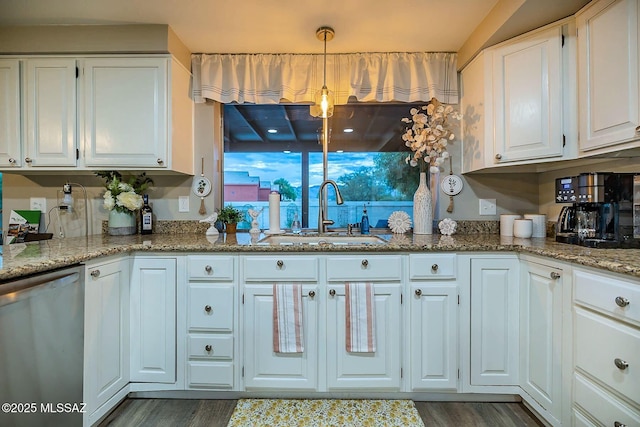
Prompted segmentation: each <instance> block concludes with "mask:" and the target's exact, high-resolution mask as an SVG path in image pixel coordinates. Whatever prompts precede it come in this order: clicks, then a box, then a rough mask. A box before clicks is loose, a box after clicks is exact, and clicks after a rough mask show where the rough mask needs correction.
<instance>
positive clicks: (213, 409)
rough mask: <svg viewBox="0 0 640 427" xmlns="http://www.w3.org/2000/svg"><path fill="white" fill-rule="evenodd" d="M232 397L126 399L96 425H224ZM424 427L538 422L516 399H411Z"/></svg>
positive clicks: (502, 426) (521, 425) (503, 426)
mask: <svg viewBox="0 0 640 427" xmlns="http://www.w3.org/2000/svg"><path fill="white" fill-rule="evenodd" d="M235 405H236V401H235V400H185V399H126V400H125V401H124V402H122V403H121V404H120V406H118V407H117V408H116V409H115V410H114V411H113V412H112V413H111V414H110V415H109V416H108V417H107V418H106V419H105V420H104V421H103V422H102V423H101V424H100V427H106V426H110V427H120V426H150V427H151V426H153V427H174V426H180V427H205V426H206V427H226V425H227V423H228V422H229V418H230V417H231V414H232V413H233V408H234V407H235ZM415 405H416V408H417V409H418V413H420V416H421V417H422V421H424V424H425V426H426V427H441V426H442V427H447V426H456V427H460V426H474V427H475V426H477V427H482V426H486V427H524V426H536V427H537V426H541V425H542V424H541V423H540V422H539V421H538V420H537V419H536V418H535V417H534V416H533V415H532V414H531V413H530V412H529V411H528V410H527V409H526V408H525V407H524V406H523V405H522V404H520V403H475V402H473V403H472V402H462V403H461V402H415Z"/></svg>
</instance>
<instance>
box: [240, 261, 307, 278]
mask: <svg viewBox="0 0 640 427" xmlns="http://www.w3.org/2000/svg"><path fill="white" fill-rule="evenodd" d="M243 270H244V280H245V281H254V282H255V281H259V282H264V281H269V282H271V281H274V282H282V281H307V282H308V281H314V282H315V281H317V280H318V259H317V258H316V257H307V256H279V257H275V256H268V257H261V256H247V257H244V262H243Z"/></svg>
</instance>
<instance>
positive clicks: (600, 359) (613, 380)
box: [575, 308, 640, 404]
mask: <svg viewBox="0 0 640 427" xmlns="http://www.w3.org/2000/svg"><path fill="white" fill-rule="evenodd" d="M575 339H576V346H575V348H576V355H575V361H576V368H579V369H582V370H583V371H585V372H588V373H589V374H590V375H592V376H593V377H594V378H596V379H598V380H599V381H601V382H603V383H604V384H606V385H608V386H610V387H611V388H612V389H614V390H616V391H618V392H619V393H621V394H623V395H625V396H626V397H627V398H629V399H631V400H632V401H634V402H635V403H637V404H640V386H639V384H640V330H638V329H635V328H631V327H629V326H626V325H624V324H622V323H620V322H616V321H614V320H611V319H609V318H605V317H602V316H600V315H598V314H594V313H592V312H589V311H586V310H582V309H580V308H576V309H575ZM616 360H618V362H622V361H623V362H626V363H627V364H628V367H627V368H620V367H618V366H617V363H616Z"/></svg>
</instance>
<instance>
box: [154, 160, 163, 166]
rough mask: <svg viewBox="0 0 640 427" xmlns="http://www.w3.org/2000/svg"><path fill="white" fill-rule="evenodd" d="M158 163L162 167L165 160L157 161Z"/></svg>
mask: <svg viewBox="0 0 640 427" xmlns="http://www.w3.org/2000/svg"><path fill="white" fill-rule="evenodd" d="M156 161H157V162H158V164H159V165H161V164H163V163H164V160H162V159H158V160H156Z"/></svg>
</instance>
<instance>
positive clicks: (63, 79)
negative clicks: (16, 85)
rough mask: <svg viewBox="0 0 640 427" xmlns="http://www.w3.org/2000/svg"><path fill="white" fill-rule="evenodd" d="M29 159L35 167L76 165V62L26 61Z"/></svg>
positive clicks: (27, 150) (51, 59) (30, 163)
mask: <svg viewBox="0 0 640 427" xmlns="http://www.w3.org/2000/svg"><path fill="white" fill-rule="evenodd" d="M25 87H26V88H25V104H26V106H25V109H26V119H27V120H26V148H27V149H26V156H27V157H26V158H25V163H27V165H29V166H32V167H40V166H76V147H77V136H76V134H77V132H76V61H75V59H66V58H59V59H54V58H43V59H29V60H27V61H26V78H25Z"/></svg>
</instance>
